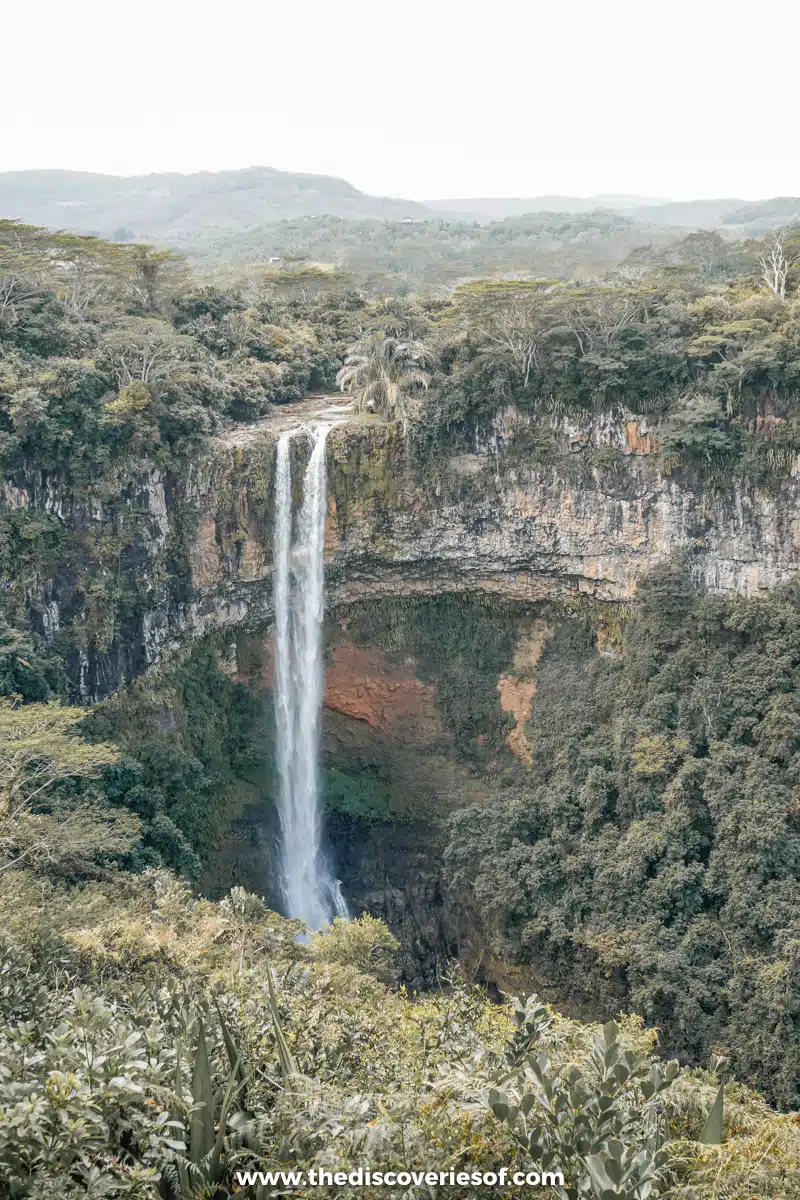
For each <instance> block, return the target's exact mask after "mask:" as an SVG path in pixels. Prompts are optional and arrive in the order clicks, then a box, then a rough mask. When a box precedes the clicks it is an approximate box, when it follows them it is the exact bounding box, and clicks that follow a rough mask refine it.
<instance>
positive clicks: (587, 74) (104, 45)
mask: <svg viewBox="0 0 800 1200" xmlns="http://www.w3.org/2000/svg"><path fill="white" fill-rule="evenodd" d="M3 8H4V11H3V14H2V26H1V27H0V38H2V73H3V105H2V110H1V111H0V170H14V169H20V168H30V167H62V168H64V167H65V168H73V169H80V170H90V171H106V172H112V173H116V174H139V173H146V172H149V171H167V170H173V171H196V170H203V169H205V170H219V169H221V168H232V167H244V166H250V165H253V164H259V165H266V166H275V167H282V168H284V169H288V170H303V171H314V172H324V173H327V174H334V175H341V176H344V177H345V178H347V179H349V180H350V181H351V182H352V183H354V184H355V185H356V186H357V187H360V188H363V189H364V190H365V191H370V192H375V193H381V194H384V195H400V196H405V197H408V198H413V199H426V198H435V197H455V196H489V195H495V196H498V195H505V196H532V195H537V194H542V193H548V192H562V193H565V192H566V193H571V194H578V195H586V194H590V193H595V192H635V193H639V194H650V195H661V196H667V197H672V198H675V199H686V198H689V197H695V196H741V197H744V198H752V199H755V198H758V197H765V196H774V195H787V194H789V195H798V194H800V151H799V150H798V132H797V113H798V107H800V104H799V96H800V92H799V91H798V83H797V79H796V73H795V71H794V69H793V66H792V57H791V55H792V52H793V49H794V47H795V46H796V44H797V34H798V32H800V17H798V15H797V14H798V6H797V5H795V4H790V3H788V2H787V0H780V2H779V3H778V2H776V0H759V3H748V4H747V6H746V7H745V6H743V5H741V0H738V2H737V0H724V2H722V0H672V2H671V3H654V2H653V0H547V2H546V3H541V0H522V2H520V3H511V2H510V0H491V2H489V0H482V2H481V3H477V4H476V3H470V2H469V0H452V2H451V0H397V2H396V3H386V0H295V2H294V3H292V2H291V0H281V2H280V3H274V2H273V0H226V2H225V3H220V2H219V0H217V2H215V3H214V4H208V3H207V2H206V3H204V2H203V0H192V2H191V3H189V2H184V0H134V2H133V3H130V4H121V3H114V2H113V0H112V2H109V0H28V3H27V4H26V5H25V6H23V5H22V4H16V5H14V7H13V8H11V6H10V0H5V4H4V5H3Z"/></svg>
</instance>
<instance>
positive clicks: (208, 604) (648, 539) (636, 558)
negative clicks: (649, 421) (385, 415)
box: [164, 418, 800, 636]
mask: <svg viewBox="0 0 800 1200" xmlns="http://www.w3.org/2000/svg"><path fill="white" fill-rule="evenodd" d="M506 420H507V425H506V429H505V430H504V433H505V437H504V438H500V439H498V437H497V436H495V437H493V438H491V439H488V440H487V441H486V442H485V443H484V444H483V445H478V446H476V448H475V452H474V453H470V454H461V455H458V456H454V457H451V458H450V459H448V460H446V461H444V462H442V463H441V464H439V465H437V467H436V468H435V469H433V470H429V471H428V472H424V471H422V472H415V471H414V469H413V468H412V466H410V465H409V463H408V460H407V457H406V454H405V452H404V447H403V445H402V444H401V442H400V440H399V438H398V435H397V433H396V431H395V430H393V429H391V428H389V427H387V426H384V425H381V424H378V423H374V424H372V423H357V422H352V423H348V424H347V425H344V426H342V427H340V428H338V429H335V430H334V431H333V433H332V435H331V439H330V453H329V475H330V480H329V482H330V504H329V519H328V534H327V574H328V580H329V602H330V603H331V604H332V605H334V606H336V605H342V604H348V603H351V602H353V601H356V600H363V599H371V598H380V597H386V596H398V595H414V594H438V593H441V592H457V591H462V590H469V591H484V592H490V593H496V594H498V595H499V596H501V597H503V598H504V599H517V600H529V601H532V600H540V599H543V598H552V597H557V596H568V595H586V596H591V597H593V598H595V599H598V600H604V601H612V602H620V601H622V602H624V601H627V600H630V598H631V597H632V596H633V594H634V592H635V588H636V581H637V579H638V578H639V577H640V576H641V574H642V573H643V572H646V571H647V570H648V569H649V568H650V567H652V566H653V565H654V564H655V563H657V562H661V561H664V560H666V559H669V558H670V557H673V556H675V555H676V554H681V553H683V554H686V555H687V556H688V558H689V561H690V566H691V570H692V573H693V575H694V577H695V578H696V580H697V582H698V583H699V584H700V585H701V586H702V587H704V588H706V589H708V590H709V591H712V592H721V593H726V592H728V593H730V592H740V593H742V594H745V595H753V594H757V593H758V592H759V591H763V590H771V589H772V588H774V587H776V586H777V585H779V584H780V583H782V582H784V581H785V580H786V579H788V578H789V577H790V576H791V575H792V574H794V572H796V571H797V570H798V568H800V504H798V500H800V483H798V480H797V479H796V478H795V477H787V478H786V479H785V480H783V481H782V482H781V483H780V484H776V485H775V486H774V487H772V488H771V489H769V490H767V489H764V488H757V487H753V486H748V485H746V484H744V483H741V482H731V484H730V486H729V487H728V488H726V489H724V490H711V489H709V488H703V487H701V486H698V481H697V480H694V481H693V480H690V479H686V478H678V477H669V476H665V475H663V474H662V473H661V472H660V470H659V467H658V462H657V456H656V454H655V453H654V451H655V442H654V439H653V436H652V434H651V433H650V432H649V431H648V429H647V427H646V425H645V424H644V423H643V422H637V421H628V422H620V423H611V422H606V423H596V424H594V425H592V426H590V427H588V428H587V429H584V430H571V429H569V428H565V430H564V438H563V443H564V452H563V454H562V456H561V458H560V459H558V460H556V461H551V462H547V463H544V464H542V463H537V462H536V460H535V458H532V459H530V460H526V454H525V451H524V449H523V450H521V451H518V452H514V448H515V444H516V443H517V442H519V440H520V430H519V423H518V422H517V423H516V425H514V424H511V423H510V422H509V421H508V418H506ZM274 439H275V434H274V432H273V431H272V430H271V429H270V428H269V426H265V427H262V428H261V429H249V430H246V431H243V432H240V433H237V434H233V435H231V436H230V437H228V438H226V439H224V440H221V441H220V442H219V443H218V444H217V447H216V454H215V456H213V457H211V458H210V459H209V461H208V462H207V463H206V464H204V466H203V467H202V468H200V469H198V471H197V474H196V476H195V478H194V480H193V481H192V497H193V500H194V502H195V504H196V506H197V510H198V513H199V521H198V527H197V529H198V532H197V537H196V540H195V542H194V544H193V547H192V550H191V562H192V568H191V569H192V591H191V598H190V600H189V602H188V603H187V604H186V605H185V606H184V608H183V609H182V611H181V612H180V613H176V614H175V616H176V618H177V620H178V623H179V624H180V625H181V626H182V630H183V632H184V633H185V634H189V635H193V634H197V633H203V632H206V631H208V630H209V629H212V628H224V627H227V626H231V625H236V624H238V623H240V622H243V621H245V622H246V621H250V622H253V623H262V622H264V621H265V620H268V619H269V616H270V605H271V598H270V589H271V582H270V578H271V548H270V538H271V528H270V521H269V512H268V508H269V505H268V492H269V486H270V482H271V481H270V472H271V467H270V458H271V457H272V456H274ZM598 451H600V453H598ZM259 464H260V465H261V467H260V474H259ZM234 481H235V495H233V496H232V493H231V483H232V482H234ZM265 493H266V494H267V496H266V497H265ZM265 498H266V499H267V502H266V504H265ZM164 633H165V636H168V633H169V631H168V629H167V628H165V631H164Z"/></svg>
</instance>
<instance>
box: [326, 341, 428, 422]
mask: <svg viewBox="0 0 800 1200" xmlns="http://www.w3.org/2000/svg"><path fill="white" fill-rule="evenodd" d="M433 361H434V358H433V355H432V353H431V352H430V350H429V349H428V348H427V346H425V345H424V344H423V343H422V342H417V341H411V340H406V341H401V340H399V339H398V338H395V337H387V336H386V335H385V334H382V333H376V334H374V335H373V336H371V337H370V338H369V339H367V340H365V341H361V342H356V343H355V344H354V345H352V346H349V347H348V350H347V355H346V357H345V360H344V366H343V367H342V369H341V370H340V371H339V374H338V375H337V376H336V382H337V383H338V384H339V387H340V388H341V390H342V391H343V392H350V394H351V395H352V396H354V397H355V402H356V411H357V412H365V411H366V412H376V413H378V414H379V415H380V416H382V417H383V418H384V419H385V420H387V421H392V420H396V419H397V418H399V419H400V420H401V421H402V422H403V427H404V429H407V427H408V416H409V405H408V400H409V396H410V393H412V392H413V391H414V389H416V388H423V389H426V390H427V387H428V384H429V383H430V379H431V377H430V373H429V371H428V370H426V368H427V367H431V366H432V365H433Z"/></svg>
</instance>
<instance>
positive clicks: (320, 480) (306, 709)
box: [274, 425, 347, 929]
mask: <svg viewBox="0 0 800 1200" xmlns="http://www.w3.org/2000/svg"><path fill="white" fill-rule="evenodd" d="M329 430H330V425H317V426H316V427H315V428H314V430H313V434H312V436H313V442H312V449H311V457H310V458H309V461H308V466H307V467H306V471H305V476H304V478H303V502H302V506H301V508H300V512H299V513H298V515H297V522H296V529H295V530H294V537H293V536H292V532H293V531H292V469H291V457H290V441H291V439H292V437H293V436H295V434H296V432H297V431H296V430H295V431H292V432H290V433H282V434H281V436H280V438H279V440H278V451H277V460H276V469H275V547H274V562H275V577H274V599H275V721H276V728H277V765H278V779H279V792H278V811H279V816H280V828H281V846H280V865H281V886H282V890H283V898H284V903H285V906H286V913H287V916H290V917H300V918H301V920H303V921H305V923H306V925H308V927H309V929H321V928H322V926H323V925H326V924H327V923H328V922H329V921H330V920H331V918H332V917H333V916H346V915H347V909H346V907H345V905H344V901H343V899H342V895H341V891H340V888H339V882H338V880H336V879H333V878H332V876H331V874H330V871H329V869H328V867H327V864H326V862H325V859H324V856H323V854H322V844H321V843H322V822H321V817H320V797H319V726H320V713H321V710H322V694H323V680H324V669H323V660H322V619H323V615H324V610H325V572H324V548H325V545H324V543H325V512H326V508H327V476H326V470H325V448H326V442H327V437H328V432H329Z"/></svg>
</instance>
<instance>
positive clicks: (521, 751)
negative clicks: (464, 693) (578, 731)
mask: <svg viewBox="0 0 800 1200" xmlns="http://www.w3.org/2000/svg"><path fill="white" fill-rule="evenodd" d="M552 633H553V631H552V629H551V628H550V626H548V625H546V624H545V622H544V621H534V622H533V625H532V627H531V629H530V630H529V631H526V632H523V633H522V635H521V637H520V639H519V642H518V643H517V648H516V650H515V652H514V661H513V663H512V669H511V670H510V671H508V672H504V673H503V674H502V675H501V676H500V678H499V679H498V681H497V690H498V692H499V694H500V707H501V708H502V709H503V712H507V713H511V715H512V716H513V718H514V727H513V729H511V730H509V733H508V736H507V738H506V741H507V743H508V748H509V750H510V751H511V753H512V754H514V755H516V757H517V758H518V759H519V760H520V761H521V762H524V763H525V765H526V766H527V767H529V766H530V765H531V762H532V758H533V756H532V753H531V745H530V742H529V741H528V734H527V731H526V728H525V726H526V725H527V722H528V718H529V717H530V715H531V701H532V700H533V697H534V695H535V694H536V665H537V663H538V662H539V659H540V658H541V657H542V651H543V650H544V648H545V646H546V645H547V643H548V641H549V639H550V637H551V636H552Z"/></svg>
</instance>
